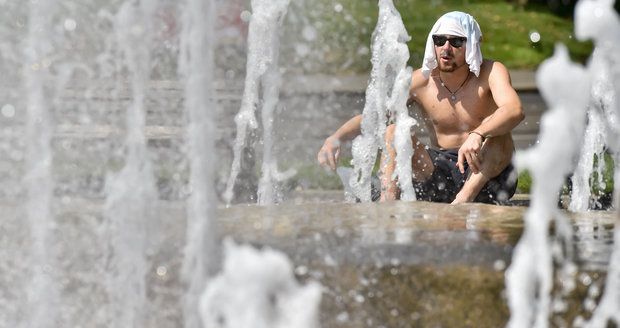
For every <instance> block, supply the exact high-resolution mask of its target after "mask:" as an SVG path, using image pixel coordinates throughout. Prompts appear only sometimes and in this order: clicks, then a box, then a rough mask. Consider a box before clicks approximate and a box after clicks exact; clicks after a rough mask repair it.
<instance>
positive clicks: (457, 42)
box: [433, 35, 467, 48]
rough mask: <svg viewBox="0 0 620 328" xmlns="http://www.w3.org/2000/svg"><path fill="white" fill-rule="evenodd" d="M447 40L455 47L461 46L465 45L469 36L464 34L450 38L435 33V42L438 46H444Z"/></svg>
mask: <svg viewBox="0 0 620 328" xmlns="http://www.w3.org/2000/svg"><path fill="white" fill-rule="evenodd" d="M446 41H448V42H450V45H451V46H453V47H454V48H460V47H462V46H463V43H464V42H465V41H467V38H466V37H462V36H454V37H451V38H449V37H447V36H445V35H433V43H434V44H435V46H437V47H442V46H443V45H444V44H446Z"/></svg>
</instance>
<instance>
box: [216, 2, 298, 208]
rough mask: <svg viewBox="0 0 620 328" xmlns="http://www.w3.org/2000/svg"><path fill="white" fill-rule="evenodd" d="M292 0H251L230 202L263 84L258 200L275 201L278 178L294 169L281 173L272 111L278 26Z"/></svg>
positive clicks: (276, 80) (278, 82)
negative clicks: (261, 154)
mask: <svg viewBox="0 0 620 328" xmlns="http://www.w3.org/2000/svg"><path fill="white" fill-rule="evenodd" d="M289 2H290V0H276V1H274V0H252V10H253V13H252V19H251V21H250V26H249V34H248V58H247V64H246V67H247V68H246V77H245V87H244V90H243V98H242V100H241V108H240V109H239V113H238V114H237V115H236V116H235V124H236V126H237V136H236V138H235V143H234V145H233V152H234V158H233V163H232V166H231V171H230V176H229V178H228V182H227V184H226V191H225V192H224V199H225V201H226V202H227V203H229V204H230V202H231V201H232V199H233V197H234V192H233V188H234V186H235V181H236V179H237V175H238V174H239V169H240V166H241V152H242V150H243V148H244V147H245V145H246V139H247V133H248V128H250V129H252V130H255V129H257V128H258V122H257V120H256V116H255V112H256V110H257V108H258V106H259V105H260V104H261V99H260V97H259V93H260V90H261V89H260V88H261V87H262V92H263V97H262V112H261V118H262V124H263V162H262V170H261V179H260V181H259V187H258V203H259V204H261V205H267V204H272V203H274V202H275V194H274V193H275V190H274V188H275V181H277V180H282V179H287V178H288V177H290V176H292V175H293V174H294V172H286V173H285V174H280V173H279V172H278V169H277V163H276V160H275V159H274V158H273V120H274V119H273V113H274V110H275V107H276V105H277V103H278V99H279V93H280V85H281V76H280V68H279V67H278V58H279V47H280V38H279V27H280V26H281V25H282V20H283V18H284V15H286V11H287V9H288V5H289Z"/></svg>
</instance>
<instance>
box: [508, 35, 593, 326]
mask: <svg viewBox="0 0 620 328" xmlns="http://www.w3.org/2000/svg"><path fill="white" fill-rule="evenodd" d="M536 79H537V84H538V86H539V88H540V91H541V93H542V95H543V97H544V98H545V100H546V101H547V102H548V103H549V106H550V109H549V111H548V112H547V113H546V114H545V116H543V118H542V122H541V127H540V137H539V140H540V143H539V144H537V145H536V146H535V147H533V148H531V149H529V150H527V151H525V152H519V153H517V157H516V163H517V167H519V168H527V169H528V170H529V171H530V172H531V174H532V176H533V180H534V183H533V186H532V192H531V197H532V200H531V203H530V207H529V209H528V210H527V212H526V214H525V222H526V224H525V231H524V233H523V236H522V237H521V241H520V242H519V244H518V245H517V247H516V249H515V251H514V255H513V263H512V264H511V266H510V268H509V269H508V271H507V272H506V286H507V291H508V296H509V305H510V310H511V316H510V321H509V323H508V326H509V327H530V326H535V327H546V326H547V324H548V319H549V316H550V311H551V307H552V300H551V291H552V283H553V273H552V271H553V265H552V262H553V256H554V254H552V249H551V247H552V245H553V244H554V243H557V242H558V241H552V240H550V239H549V236H548V231H549V226H550V223H551V222H552V219H554V222H555V224H556V227H557V230H558V235H559V239H560V240H559V242H562V241H563V240H570V238H571V236H563V235H562V232H566V229H563V227H565V226H566V225H567V224H568V222H567V218H566V217H565V216H564V215H563V214H562V213H561V212H560V211H559V210H557V209H556V207H557V195H558V193H559V191H560V189H561V187H562V185H563V183H564V178H565V176H566V175H568V174H569V173H570V172H571V171H572V159H573V157H574V156H575V155H576V154H577V151H578V149H577V147H576V146H577V145H580V144H581V136H582V131H583V129H584V125H585V111H584V108H585V107H586V105H587V101H588V92H589V90H590V89H589V86H590V82H589V76H588V75H587V72H586V70H585V69H584V68H582V67H580V66H578V65H576V64H573V63H571V62H570V59H569V57H568V51H567V50H566V48H565V47H564V46H562V45H558V46H556V50H555V54H554V56H553V57H552V58H551V59H548V60H547V61H545V62H544V63H543V64H542V65H541V67H540V68H539V70H538V72H537V74H536ZM576 84H577V85H576ZM558 92H560V93H561V94H563V95H564V96H563V97H556V93H558ZM543 181H544V183H543ZM568 231H569V232H570V229H568Z"/></svg>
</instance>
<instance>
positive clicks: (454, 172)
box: [413, 148, 517, 204]
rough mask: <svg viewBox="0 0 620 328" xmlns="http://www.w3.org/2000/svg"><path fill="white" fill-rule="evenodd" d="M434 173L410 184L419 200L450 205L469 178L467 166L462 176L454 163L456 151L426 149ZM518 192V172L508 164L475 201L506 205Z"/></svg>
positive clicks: (455, 161)
mask: <svg viewBox="0 0 620 328" xmlns="http://www.w3.org/2000/svg"><path fill="white" fill-rule="evenodd" d="M426 150H427V152H428V154H429V156H430V157H431V160H432V161H433V165H434V166H435V170H434V171H433V174H432V175H431V177H430V178H429V179H428V180H426V181H424V182H417V181H415V180H414V181H413V186H414V188H415V191H416V197H417V199H418V200H425V201H432V202H442V203H451V202H452V201H453V200H454V198H455V197H456V194H457V193H458V192H459V191H460V190H461V188H462V187H463V184H465V179H466V178H467V176H468V175H469V171H470V170H469V166H468V165H467V163H465V173H464V174H461V171H459V168H458V166H456V163H457V162H458V149H432V148H427V149H426ZM516 189H517V170H516V169H515V168H514V166H513V165H512V164H509V165H508V167H506V168H505V169H504V170H503V171H502V172H501V173H500V174H499V175H498V176H497V177H495V178H493V179H491V180H490V181H489V182H487V184H486V185H484V187H483V188H482V190H481V191H480V193H479V194H478V196H476V198H475V200H474V201H475V202H481V203H489V204H505V203H507V201H508V200H509V199H510V198H511V197H512V196H513V195H514V193H515V190H516Z"/></svg>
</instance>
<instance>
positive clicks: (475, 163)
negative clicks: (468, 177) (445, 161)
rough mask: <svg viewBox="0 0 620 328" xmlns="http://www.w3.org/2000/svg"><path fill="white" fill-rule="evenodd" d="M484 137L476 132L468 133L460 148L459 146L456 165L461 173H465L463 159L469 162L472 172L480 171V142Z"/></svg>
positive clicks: (482, 141) (481, 142)
mask: <svg viewBox="0 0 620 328" xmlns="http://www.w3.org/2000/svg"><path fill="white" fill-rule="evenodd" d="M483 143H484V138H483V137H482V136H481V135H480V134H478V133H470V134H469V136H468V137H467V139H466V140H465V142H464V143H463V145H462V146H461V148H459V157H458V162H457V163H456V165H457V166H458V167H459V171H461V173H462V174H464V173H465V166H464V163H465V161H466V162H467V164H469V167H470V168H471V171H472V172H473V173H478V172H480V168H481V163H482V160H483V159H482V153H481V150H482V144H483Z"/></svg>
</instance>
